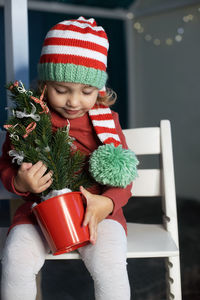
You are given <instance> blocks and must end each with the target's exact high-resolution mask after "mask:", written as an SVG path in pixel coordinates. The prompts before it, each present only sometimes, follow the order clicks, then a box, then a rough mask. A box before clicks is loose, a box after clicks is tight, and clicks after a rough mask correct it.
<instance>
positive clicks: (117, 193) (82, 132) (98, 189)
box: [0, 111, 131, 232]
mask: <svg viewBox="0 0 200 300" xmlns="http://www.w3.org/2000/svg"><path fill="white" fill-rule="evenodd" d="M112 114H113V118H114V122H115V126H116V130H117V132H118V135H119V137H120V140H121V142H122V145H123V148H127V144H126V141H125V137H124V135H123V133H122V129H121V126H120V124H119V119H118V114H117V113H116V112H113V111H112ZM51 119H52V129H53V130H54V131H56V130H57V129H58V128H60V127H64V126H66V125H67V120H66V119H64V118H63V117H61V116H60V115H58V114H57V113H56V112H51ZM69 134H70V136H71V137H74V138H75V141H74V144H75V145H76V146H77V148H78V149H80V151H82V152H83V153H84V154H86V155H87V156H88V157H89V155H90V153H91V152H93V151H94V150H95V149H97V148H98V146H99V145H100V144H101V142H100V140H99V139H98V137H97V135H96V133H95V131H94V128H93V126H92V123H91V121H90V118H89V116H88V114H85V115H84V116H82V117H80V118H77V119H72V120H70V131H69ZM10 149H11V147H10V141H9V137H8V136H7V138H6V141H5V143H4V145H3V152H2V157H0V178H1V180H2V182H3V184H4V186H5V187H6V189H7V190H8V191H10V192H12V193H15V194H17V195H20V196H22V197H23V199H24V200H25V201H26V202H25V203H24V204H22V205H21V206H20V207H19V208H18V209H17V211H16V213H15V216H14V219H13V222H12V225H11V228H12V227H13V226H15V225H18V224H36V222H37V221H36V219H35V217H34V215H33V214H32V213H31V206H32V204H33V202H35V201H39V199H38V198H36V196H35V195H34V194H31V193H19V192H18V191H16V190H15V188H14V185H13V180H14V177H15V176H16V173H17V169H18V167H19V166H18V165H17V164H16V163H12V162H11V158H10V157H9V155H8V151H9V150H10ZM130 190H131V184H130V185H129V186H127V187H126V188H115V187H107V186H102V185H100V184H96V185H95V186H93V187H92V188H90V189H89V191H90V192H92V193H95V194H100V195H104V196H107V197H109V198H111V199H112V201H113V202H114V210H113V212H112V214H111V215H109V216H108V217H107V218H108V219H112V220H116V221H117V222H119V223H120V224H122V226H123V227H124V229H125V231H126V232H127V227H126V221H125V218H124V214H123V211H122V207H123V206H124V205H125V204H126V203H127V202H128V199H129V198H130V197H131V192H130Z"/></svg>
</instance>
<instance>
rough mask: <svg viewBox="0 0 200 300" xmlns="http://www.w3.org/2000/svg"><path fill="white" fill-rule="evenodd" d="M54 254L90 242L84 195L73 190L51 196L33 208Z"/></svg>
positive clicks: (68, 250)
mask: <svg viewBox="0 0 200 300" xmlns="http://www.w3.org/2000/svg"><path fill="white" fill-rule="evenodd" d="M32 210H33V213H34V214H35V216H36V218H37V221H38V223H39V225H40V228H41V230H42V232H43V234H44V236H45V237H46V240H47V242H48V244H49V247H50V249H51V251H52V253H53V255H58V254H62V253H66V252H70V251H73V250H75V249H77V248H79V247H82V246H85V245H87V244H88V243H89V239H90V236H89V229H88V226H83V225H82V223H83V219H84V214H85V209H84V204H83V199H82V195H81V193H80V192H72V193H67V194H63V195H58V196H55V197H53V198H50V199H48V200H46V201H43V202H42V203H40V204H38V205H36V206H34V207H33V208H32Z"/></svg>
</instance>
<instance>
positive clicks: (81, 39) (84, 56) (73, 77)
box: [38, 17, 109, 90]
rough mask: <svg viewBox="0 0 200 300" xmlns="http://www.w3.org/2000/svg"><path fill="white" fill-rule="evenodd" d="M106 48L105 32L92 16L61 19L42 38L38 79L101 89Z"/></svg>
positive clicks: (104, 74) (105, 77)
mask: <svg viewBox="0 0 200 300" xmlns="http://www.w3.org/2000/svg"><path fill="white" fill-rule="evenodd" d="M108 48H109V42H108V38H107V35H106V32H105V31H104V29H103V28H102V27H101V26H97V24H96V21H95V20H94V19H93V18H91V19H88V20H87V19H85V18H84V17H79V18H78V19H75V20H65V21H62V22H60V23H58V24H57V25H55V26H54V27H52V28H51V29H50V30H49V32H48V33H47V35H46V37H45V40H44V43H43V47H42V52H41V56H40V61H39V64H38V76H39V79H41V80H51V81H60V82H61V81H64V82H77V83H82V84H88V85H91V86H95V87H97V88H98V89H99V90H101V89H102V88H104V86H105V83H106V80H107V73H106V67H107V53H108Z"/></svg>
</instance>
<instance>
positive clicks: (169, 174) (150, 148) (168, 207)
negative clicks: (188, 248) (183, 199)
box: [123, 120, 178, 245]
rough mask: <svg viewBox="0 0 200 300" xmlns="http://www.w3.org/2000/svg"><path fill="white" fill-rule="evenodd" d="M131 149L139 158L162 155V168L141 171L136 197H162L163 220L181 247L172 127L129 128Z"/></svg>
mask: <svg viewBox="0 0 200 300" xmlns="http://www.w3.org/2000/svg"><path fill="white" fill-rule="evenodd" d="M123 133H124V135H125V137H126V141H127V144H128V147H129V148H130V149H131V150H133V151H134V152H135V154H136V155H138V156H141V155H159V156H160V167H159V168H157V169H140V166H139V170H138V175H139V177H138V178H136V180H135V181H134V182H133V187H132V195H133V196H137V197H155V196H161V197H162V208H163V213H164V215H163V220H164V223H165V227H166V229H167V230H168V231H169V232H170V233H171V234H172V236H173V238H174V240H175V241H176V243H177V245H178V228H177V211H176V194H175V181H174V167H173V153H172V140H171V126H170V122H169V121H168V120H162V121H161V122H160V127H152V128H151V127H147V128H136V129H125V130H123Z"/></svg>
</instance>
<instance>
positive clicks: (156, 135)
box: [123, 127, 160, 155]
mask: <svg viewBox="0 0 200 300" xmlns="http://www.w3.org/2000/svg"><path fill="white" fill-rule="evenodd" d="M123 133H124V135H125V137H126V142H127V144H128V147H129V149H131V150H133V151H134V152H135V154H137V155H143V154H159V153H160V128H159V127H148V128H134V129H125V130H123Z"/></svg>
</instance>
